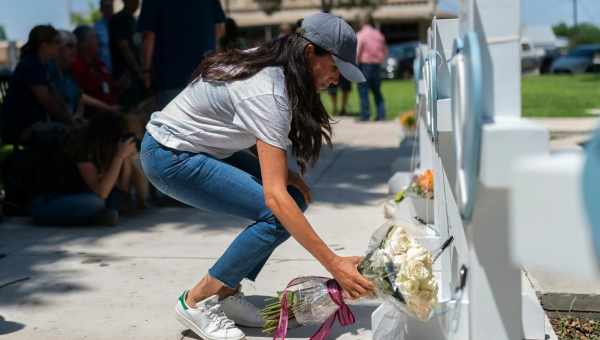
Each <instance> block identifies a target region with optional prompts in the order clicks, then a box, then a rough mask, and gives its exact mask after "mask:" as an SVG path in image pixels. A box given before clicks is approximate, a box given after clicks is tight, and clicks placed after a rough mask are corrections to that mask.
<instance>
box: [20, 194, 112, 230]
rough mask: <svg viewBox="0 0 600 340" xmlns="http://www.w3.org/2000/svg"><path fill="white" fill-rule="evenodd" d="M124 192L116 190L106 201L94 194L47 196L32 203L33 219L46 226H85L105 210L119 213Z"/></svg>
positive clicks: (42, 196) (37, 198) (39, 197)
mask: <svg viewBox="0 0 600 340" xmlns="http://www.w3.org/2000/svg"><path fill="white" fill-rule="evenodd" d="M122 196H123V192H122V191H120V190H118V189H114V190H113V191H112V192H111V193H110V195H109V196H108V198H107V199H106V200H104V199H102V198H101V197H100V196H98V195H97V194H96V193H94V192H82V193H77V194H45V195H41V196H38V197H36V198H35V199H34V200H33V201H32V202H31V217H33V220H34V222H35V223H38V224H46V225H85V224H90V223H92V221H93V218H94V217H95V216H96V215H97V214H98V213H100V212H102V211H103V210H104V209H110V210H115V211H118V210H119V207H120V206H121V200H122Z"/></svg>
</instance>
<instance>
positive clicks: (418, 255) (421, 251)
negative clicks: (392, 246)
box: [406, 244, 431, 263]
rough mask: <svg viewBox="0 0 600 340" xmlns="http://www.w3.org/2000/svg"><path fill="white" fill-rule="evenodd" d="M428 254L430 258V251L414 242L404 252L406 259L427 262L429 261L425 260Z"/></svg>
mask: <svg viewBox="0 0 600 340" xmlns="http://www.w3.org/2000/svg"><path fill="white" fill-rule="evenodd" d="M428 256H429V258H431V252H429V251H428V250H427V249H425V248H424V247H423V246H421V245H419V244H414V245H413V246H412V247H411V248H410V249H408V251H407V252H406V257H407V261H420V262H423V263H429V262H431V261H427V260H428Z"/></svg>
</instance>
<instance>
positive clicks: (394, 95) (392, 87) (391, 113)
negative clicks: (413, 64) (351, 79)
mask: <svg viewBox="0 0 600 340" xmlns="http://www.w3.org/2000/svg"><path fill="white" fill-rule="evenodd" d="M414 84H415V83H414V81H412V80H386V81H383V82H382V84H381V91H382V92H383V100H384V102H385V110H386V115H387V118H388V119H391V118H394V117H397V116H398V114H399V113H402V112H404V111H407V110H412V109H414V107H415V85H414ZM341 97H342V96H341V91H339V90H338V99H337V100H338V110H339V108H340V103H341V101H342V98H341ZM321 99H322V101H323V104H324V105H325V109H327V112H331V98H330V97H329V95H328V94H327V93H326V92H325V93H323V94H322V95H321ZM370 103H371V118H374V117H375V113H376V112H377V111H376V110H375V104H374V100H373V95H371V96H370ZM347 111H348V112H350V113H351V114H352V115H356V116H358V113H359V111H360V102H359V100H358V91H357V88H356V84H352V92H351V93H350V98H348V107H347Z"/></svg>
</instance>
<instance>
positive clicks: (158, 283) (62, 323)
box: [0, 119, 398, 340]
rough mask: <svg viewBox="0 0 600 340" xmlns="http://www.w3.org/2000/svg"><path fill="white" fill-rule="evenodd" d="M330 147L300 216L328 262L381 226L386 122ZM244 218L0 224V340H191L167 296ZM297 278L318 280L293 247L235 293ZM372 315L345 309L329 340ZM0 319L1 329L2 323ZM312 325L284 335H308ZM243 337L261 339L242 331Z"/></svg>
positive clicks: (355, 250) (190, 278) (390, 142)
mask: <svg viewBox="0 0 600 340" xmlns="http://www.w3.org/2000/svg"><path fill="white" fill-rule="evenodd" d="M334 130H335V138H334V140H335V147H334V149H333V150H329V149H325V150H324V154H323V156H322V159H321V160H320V162H319V163H318V165H317V167H316V168H315V169H313V170H312V171H311V172H310V174H309V183H310V185H311V187H312V190H313V197H314V198H315V203H314V204H313V205H312V206H311V207H310V208H309V210H308V212H307V217H308V219H309V220H310V221H311V223H312V224H313V226H314V227H315V229H316V230H317V231H318V233H319V234H320V235H321V237H322V238H323V239H324V240H325V241H326V242H327V243H328V244H329V245H330V247H332V248H333V249H334V250H335V251H336V252H337V253H339V254H342V255H361V254H363V252H364V250H365V247H366V243H367V240H368V238H369V235H370V233H371V232H372V231H373V230H374V229H375V228H376V227H377V226H379V225H380V224H381V223H383V213H382V207H381V204H382V203H383V201H384V200H385V198H386V195H387V185H386V182H387V180H388V179H389V177H390V175H391V174H390V172H389V171H390V170H389V169H390V163H391V162H392V161H393V160H394V159H395V158H396V157H397V156H398V138H397V122H396V121H391V122H383V123H379V122H378V123H366V124H365V123H356V122H354V121H353V120H351V119H343V120H341V121H340V122H339V123H338V124H335V125H334ZM246 224H248V221H245V220H242V219H239V218H233V217H230V216H224V215H215V214H209V213H205V212H203V211H199V210H196V209H189V208H157V209H155V210H153V211H149V212H148V213H146V214H144V215H143V216H139V217H135V218H128V219H126V220H124V221H123V223H121V224H120V225H119V226H117V227H114V228H45V227H35V226H31V225H29V224H27V223H26V221H19V220H12V221H6V222H5V223H3V224H1V225H0V254H5V256H4V257H3V258H0V317H1V318H0V335H3V334H4V336H7V338H10V339H27V340H33V339H44V340H46V339H48V340H50V339H56V340H58V339H60V340H67V339H93V340H96V339H98V340H100V339H110V340H115V339H128V340H129V339H131V340H133V339H144V340H151V339H161V340H163V339H182V338H195V336H194V335H193V334H192V333H190V332H184V333H183V334H182V328H181V327H180V326H179V324H178V323H177V321H175V319H174V312H173V307H174V304H175V302H176V298H177V297H178V295H179V294H180V293H181V292H182V291H183V289H186V288H189V287H190V286H191V285H193V284H194V283H195V282H196V281H197V280H198V279H199V278H200V277H201V276H202V275H204V274H205V273H206V271H207V270H208V268H209V267H210V266H211V264H212V263H213V262H214V261H215V259H217V258H218V257H219V256H220V255H221V253H222V252H223V250H224V249H225V247H226V246H227V245H228V244H229V243H230V242H231V240H232V239H233V238H234V237H235V235H237V233H239V231H240V230H241V229H242V228H243V227H244V226H245V225H246ZM301 275H327V273H326V272H325V271H324V269H323V268H322V267H321V266H320V265H319V263H317V262H316V261H315V260H314V259H313V258H312V257H311V256H310V255H309V254H308V253H307V252H306V251H305V250H304V249H303V248H301V247H300V246H299V245H298V244H297V243H296V242H295V241H294V240H290V241H288V242H286V243H285V244H284V245H283V246H281V247H280V248H279V249H278V250H277V251H276V252H275V253H274V255H273V257H272V258H271V260H270V261H269V262H268V263H267V265H266V267H265V268H264V271H263V272H262V274H261V275H260V276H259V278H258V280H257V281H256V282H255V283H250V282H244V284H245V286H244V291H245V293H246V294H247V295H251V297H252V299H254V300H255V301H262V300H263V298H264V297H265V296H272V295H274V294H275V292H276V291H277V290H281V289H282V288H283V287H284V286H285V284H286V283H287V281H288V280H289V279H291V278H293V277H296V276H301ZM374 308H375V306H373V305H369V304H362V305H359V306H355V307H353V310H354V311H355V312H356V314H357V316H358V322H357V323H356V324H355V325H353V326H351V327H346V328H341V327H339V326H338V325H337V324H336V326H335V328H334V332H333V333H334V337H332V338H338V339H370V338H371V333H370V328H371V321H370V314H371V312H372V311H373V310H374ZM2 318H3V319H4V321H2ZM314 331H315V328H302V329H295V330H292V331H290V333H289V335H290V338H291V339H294V338H307V337H309V336H310V335H311V334H312V333H313V332H314ZM247 335H248V336H249V337H248V338H249V339H267V338H270V337H268V336H264V335H262V334H261V333H260V330H247Z"/></svg>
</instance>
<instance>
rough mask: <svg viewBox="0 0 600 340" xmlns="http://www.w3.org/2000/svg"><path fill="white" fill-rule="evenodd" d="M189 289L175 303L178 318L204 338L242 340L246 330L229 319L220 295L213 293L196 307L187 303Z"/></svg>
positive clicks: (210, 339)
mask: <svg viewBox="0 0 600 340" xmlns="http://www.w3.org/2000/svg"><path fill="white" fill-rule="evenodd" d="M186 296H187V291H185V292H183V294H181V296H180V297H179V300H178V301H177V305H175V315H176V317H177V320H178V321H179V322H181V324H183V325H184V326H185V327H189V328H190V329H191V330H192V332H194V333H196V334H197V335H199V336H200V337H202V338H203V339H204V340H242V339H245V338H246V335H245V334H244V332H242V331H241V330H240V329H239V328H237V327H236V326H235V324H234V323H233V321H231V320H229V319H228V318H227V316H226V315H225V313H223V310H222V309H221V304H220V303H219V297H218V296H217V295H213V296H211V297H209V298H207V299H204V300H202V301H200V302H198V303H197V304H196V307H195V308H192V307H190V306H188V305H187V304H186V303H185V298H186Z"/></svg>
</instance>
